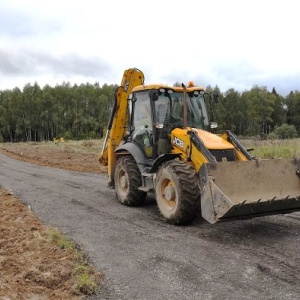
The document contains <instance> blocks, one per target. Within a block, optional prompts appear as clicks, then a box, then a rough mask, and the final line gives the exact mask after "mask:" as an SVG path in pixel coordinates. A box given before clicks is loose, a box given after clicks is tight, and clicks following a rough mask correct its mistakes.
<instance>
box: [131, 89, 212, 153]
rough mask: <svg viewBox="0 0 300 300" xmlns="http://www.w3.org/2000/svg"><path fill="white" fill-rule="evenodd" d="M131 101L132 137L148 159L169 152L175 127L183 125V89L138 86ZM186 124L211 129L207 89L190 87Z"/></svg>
mask: <svg viewBox="0 0 300 300" xmlns="http://www.w3.org/2000/svg"><path fill="white" fill-rule="evenodd" d="M130 100H131V102H130V103H129V112H130V126H129V128H130V132H131V135H130V136H131V140H132V142H134V143H135V144H137V145H138V146H139V147H140V148H141V149H142V150H143V151H144V153H145V155H146V157H147V158H157V157H158V156H160V155H162V154H166V153H169V152H170V150H171V149H170V145H171V143H170V141H169V136H170V133H171V131H172V130H173V129H174V128H183V127H184V122H183V102H184V92H183V88H179V87H169V86H164V85H162V86H160V85H151V86H139V87H136V88H135V89H134V90H133V94H132V96H131V99H130ZM187 126H188V127H191V128H197V129H204V130H209V119H208V115H207V110H206V105H205V100H204V90H203V89H202V88H200V87H193V88H191V89H188V90H187Z"/></svg>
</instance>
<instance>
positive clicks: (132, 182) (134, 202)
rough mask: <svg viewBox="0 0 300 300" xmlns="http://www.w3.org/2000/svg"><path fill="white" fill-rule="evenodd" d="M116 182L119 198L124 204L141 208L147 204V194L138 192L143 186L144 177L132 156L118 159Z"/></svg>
mask: <svg viewBox="0 0 300 300" xmlns="http://www.w3.org/2000/svg"><path fill="white" fill-rule="evenodd" d="M114 180H115V189H116V193H117V197H118V199H119V200H120V202H121V203H122V204H124V205H127V206H140V205H142V204H143V203H144V202H145V199H146V195H147V193H146V192H143V191H140V190H138V188H139V187H140V186H141V185H142V176H141V172H140V170H139V168H138V166H137V164H136V162H135V160H134V159H133V157H132V156H124V157H121V158H119V159H118V161H117V165H116V169H115V176H114Z"/></svg>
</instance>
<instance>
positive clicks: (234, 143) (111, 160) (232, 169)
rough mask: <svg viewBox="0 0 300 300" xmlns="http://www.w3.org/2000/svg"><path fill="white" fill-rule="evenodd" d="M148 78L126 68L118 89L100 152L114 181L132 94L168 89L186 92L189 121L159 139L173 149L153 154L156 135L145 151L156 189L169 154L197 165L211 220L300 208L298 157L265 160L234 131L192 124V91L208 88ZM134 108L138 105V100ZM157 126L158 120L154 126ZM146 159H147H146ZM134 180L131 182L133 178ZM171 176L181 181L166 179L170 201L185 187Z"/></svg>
mask: <svg viewBox="0 0 300 300" xmlns="http://www.w3.org/2000/svg"><path fill="white" fill-rule="evenodd" d="M143 83H144V75H143V73H142V72H141V71H139V70H138V69H128V70H126V71H125V72H124V75H123V79H122V84H121V86H120V87H119V88H118V90H117V92H116V96H115V107H114V110H113V113H112V116H111V120H110V123H109V126H108V131H107V134H106V138H105V142H104V145H103V150H102V153H101V155H100V157H99V162H100V164H102V165H105V166H106V165H107V166H108V177H109V183H111V182H112V180H113V175H114V172H115V167H116V153H115V150H116V148H117V147H118V146H120V145H121V143H122V142H123V139H124V137H125V136H126V131H127V127H126V126H127V125H126V124H128V97H129V95H130V94H131V93H132V92H137V91H143V90H145V91H147V90H149V91H155V90H157V91H158V90H160V89H164V88H165V89H168V90H173V92H182V93H183V95H184V100H183V103H184V105H183V121H184V122H183V126H178V128H173V129H172V130H171V129H170V131H169V132H168V133H167V137H164V138H158V139H157V140H156V141H155V142H157V145H158V146H157V149H160V148H159V144H160V142H161V145H162V146H166V144H168V145H167V147H161V149H168V150H165V152H164V150H162V151H161V152H160V151H159V150H157V155H156V156H155V155H154V156H153V157H152V158H151V155H152V154H151V153H152V150H153V149H152V148H151V147H152V146H153V145H154V143H153V142H154V140H152V144H149V145H150V146H149V145H148V147H150V150H151V152H147V151H144V154H146V155H147V163H148V165H147V166H148V168H147V170H146V171H144V169H143V170H142V172H141V176H144V179H145V178H146V179H150V180H151V179H152V178H153V181H152V185H153V187H154V189H155V176H156V174H154V173H155V172H157V170H159V169H161V165H162V164H163V163H165V162H167V160H168V159H169V160H175V161H176V160H178V159H179V160H181V161H183V162H186V163H187V164H189V165H190V166H188V167H189V168H190V169H192V168H191V166H192V167H193V169H194V170H195V172H194V170H193V172H192V173H194V175H193V176H197V179H196V180H198V182H197V185H199V189H200V199H199V201H201V213H202V216H203V218H204V219H206V220H207V221H209V222H210V223H215V222H217V221H220V220H228V219H233V218H248V217H252V216H258V215H267V214H278V213H290V212H292V211H296V210H300V180H299V175H300V162H299V161H298V160H294V161H292V160H280V159H277V160H259V159H257V158H254V157H252V156H251V155H250V154H249V153H248V151H247V150H246V149H244V147H243V146H242V145H241V143H240V142H239V141H238V139H237V137H236V136H235V135H234V134H233V133H231V132H230V131H226V132H224V133H222V134H215V133H211V132H208V131H205V130H203V129H197V128H191V127H187V121H186V113H187V107H186V105H187V103H186V97H187V94H188V93H192V94H193V93H194V92H195V91H199V92H203V93H204V90H203V88H201V87H195V86H193V85H189V86H188V87H187V88H185V87H184V85H183V87H170V86H167V85H161V84H151V85H143ZM171 92H172V91H171ZM149 95H150V93H149ZM202 95H203V94H202ZM157 98H158V97H157ZM135 100H136V99H135ZM150 100H151V101H152V105H153V106H154V105H155V104H154V102H155V101H156V100H157V99H155V97H153V98H151V96H149V103H150ZM153 106H152V107H153ZM133 107H135V106H134V105H133ZM154 112H155V110H154ZM207 119H208V118H207ZM154 126H156V125H155V124H154V125H153V128H154ZM163 126H164V124H162V125H161V127H156V128H157V129H155V130H158V129H160V130H162V129H164V127H163ZM195 126H196V125H195ZM176 127H177V126H176ZM202 128H204V127H202ZM136 147H138V146H136ZM140 151H142V150H140ZM141 153H142V152H141ZM170 154H171V155H170ZM172 154H175V155H172ZM146 155H145V156H146ZM227 155H228V156H227ZM133 156H134V155H133ZM139 156H143V155H139ZM157 156H159V157H157ZM165 157H166V158H165ZM217 157H218V161H217ZM149 161H150V163H149ZM151 163H152V164H153V165H154V168H152V170H153V171H149V173H147V172H148V170H151V167H153V165H152V166H150V165H151ZM141 164H143V163H141V160H140V165H141ZM149 166H150V167H149ZM185 166H186V165H185ZM174 170H175V169H174ZM168 176H170V175H168ZM123 177H125V176H123ZM128 180H129V182H130V179H128ZM167 180H168V181H167ZM171 181H172V182H173V181H174V182H175V181H176V180H171V179H168V178H166V182H168V184H166V185H165V186H163V188H162V189H163V190H164V191H165V193H166V195H167V196H166V197H165V198H166V199H167V200H166V201H167V203H169V202H168V201H170V199H171V198H172V197H171V196H172V195H173V194H174V195H176V193H175V190H177V189H178V190H180V187H179V186H178V187H176V188H173V187H171V185H170V186H169V182H171ZM145 182H146V180H145ZM147 182H149V181H147ZM145 185H146V183H145ZM128 186H129V185H128ZM140 188H141V190H142V189H144V190H145V191H146V190H147V188H148V186H144V185H143V186H138V187H135V189H140ZM170 195H171V196H170ZM163 196H164V195H163ZM169 196H170V197H169ZM169 198H170V199H169ZM175 198H176V197H175V196H174V199H175ZM172 199H173V198H172ZM197 200H198V199H197ZM170 203H171V202H170ZM174 207H176V205H174ZM172 209H173V207H170V210H172Z"/></svg>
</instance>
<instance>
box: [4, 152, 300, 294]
mask: <svg viewBox="0 0 300 300" xmlns="http://www.w3.org/2000/svg"><path fill="white" fill-rule="evenodd" d="M0 186H1V187H3V188H5V189H8V190H12V191H13V193H14V194H15V195H16V196H18V197H19V198H20V199H21V200H22V201H23V202H25V203H26V204H27V205H30V206H31V208H32V209H33V211H34V212H35V213H36V215H37V216H38V217H39V218H40V219H41V220H42V221H43V222H44V223H45V224H47V225H50V226H53V227H56V228H58V229H60V230H61V231H62V232H64V233H65V234H66V235H67V236H68V237H70V238H72V239H73V240H74V241H75V242H77V243H78V244H81V245H82V246H83V247H84V250H85V252H86V253H87V254H88V256H89V257H90V259H91V262H92V263H93V264H94V265H95V266H96V267H97V269H98V270H100V271H101V272H102V273H104V285H103V288H102V290H101V291H100V292H99V294H98V295H97V296H95V297H93V298H92V299H113V300H116V299H124V300H125V299H128V300H129V299H130V300H133V299H139V300H140V299H147V300H148V299H149V300H152V299H172V300H177V299H178V300H183V299H204V300H207V299H230V300H234V299H238V300H240V299H273V300H276V299H278V300H279V299H280V300H282V299H285V300H286V299H293V300H294V299H299V298H300V251H299V246H300V213H293V214H290V215H277V216H269V217H262V218H256V219H252V220H246V221H245V220H243V221H231V222H227V223H217V224H214V225H211V224H209V223H207V222H206V221H202V220H201V218H200V217H199V218H198V219H197V220H196V221H195V222H194V224H193V225H191V226H185V227H177V226H173V225H169V224H166V223H164V222H162V220H161V218H160V217H159V213H158V210H157V207H156V204H155V202H154V201H153V200H151V199H149V201H148V202H147V203H146V205H145V206H143V207H139V208H130V207H125V206H123V205H121V204H119V202H118V201H117V200H116V198H115V191H114V190H111V189H109V188H107V180H106V176H105V175H96V174H87V173H76V172H70V171H64V170H60V169H55V168H48V167H40V166H36V165H32V164H29V163H24V162H21V161H17V160H13V159H11V158H8V157H6V156H4V155H2V154H0Z"/></svg>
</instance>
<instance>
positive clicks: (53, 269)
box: [0, 144, 105, 300]
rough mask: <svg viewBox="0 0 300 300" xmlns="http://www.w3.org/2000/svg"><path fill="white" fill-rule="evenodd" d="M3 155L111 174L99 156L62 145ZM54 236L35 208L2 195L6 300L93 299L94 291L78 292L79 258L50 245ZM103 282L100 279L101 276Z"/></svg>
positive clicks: (14, 148)
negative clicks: (76, 278)
mask: <svg viewBox="0 0 300 300" xmlns="http://www.w3.org/2000/svg"><path fill="white" fill-rule="evenodd" d="M0 152H1V153H3V154H5V155H7V156H10V157H12V158H15V159H19V160H22V161H26V162H30V163H35V164H39V165H43V166H49V167H58V168H62V169H67V170H73V171H79V172H93V173H100V172H104V171H105V169H103V168H102V169H101V168H100V165H99V164H98V163H97V154H96V153H86V152H84V151H83V152H78V153H76V152H75V151H74V150H73V149H71V148H69V149H68V148H66V147H65V146H63V147H62V146H61V145H56V146H54V147H53V146H52V145H51V146H50V147H49V145H48V146H45V145H44V144H34V145H30V144H28V145H25V144H0ZM0 187H1V185H0ZM48 232H49V228H48V227H47V226H45V225H43V224H42V223H41V222H40V221H39V219H38V218H37V217H36V216H35V215H34V214H33V212H32V211H31V210H30V208H29V207H27V206H26V205H24V204H23V203H21V201H20V200H19V199H17V198H16V197H14V196H13V195H12V193H11V192H9V191H6V190H3V189H0V299H3V300H4V299H86V298H87V297H88V296H87V295H86V294H88V293H89V291H84V290H82V291H80V290H79V289H78V288H77V287H76V283H75V280H74V279H75V274H74V266H75V264H76V260H77V258H76V257H75V256H74V253H73V252H72V250H70V249H61V248H60V247H58V246H57V244H55V242H53V241H49V239H48ZM96 273H97V271H96V270H95V274H96ZM98 275H99V276H98ZM97 276H98V279H99V278H100V274H97Z"/></svg>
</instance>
